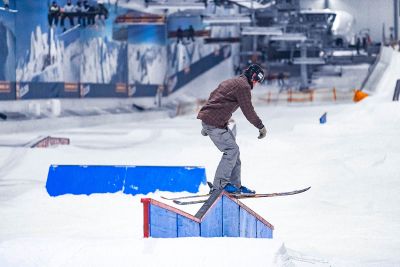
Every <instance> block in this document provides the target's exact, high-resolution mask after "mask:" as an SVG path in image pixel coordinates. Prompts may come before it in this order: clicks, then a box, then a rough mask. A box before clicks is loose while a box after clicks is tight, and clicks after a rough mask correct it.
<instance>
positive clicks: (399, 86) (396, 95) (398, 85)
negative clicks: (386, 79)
mask: <svg viewBox="0 0 400 267" xmlns="http://www.w3.org/2000/svg"><path fill="white" fill-rule="evenodd" d="M399 95H400V80H397V83H396V88H395V89H394V94H393V101H399Z"/></svg>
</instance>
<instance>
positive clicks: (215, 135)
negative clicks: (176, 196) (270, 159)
mask: <svg viewBox="0 0 400 267" xmlns="http://www.w3.org/2000/svg"><path fill="white" fill-rule="evenodd" d="M263 80H264V71H263V70H262V68H261V67H260V66H259V65H257V64H251V65H250V66H249V67H248V68H247V69H246V70H245V71H244V72H243V74H241V75H240V76H237V77H234V78H231V79H229V80H226V81H223V82H222V83H220V84H219V85H218V87H217V89H215V90H214V91H213V92H212V93H211V94H210V97H209V99H208V101H207V103H206V104H205V105H204V106H203V107H202V108H201V110H200V112H199V114H198V116H197V118H198V119H200V120H201V121H202V127H203V128H202V130H201V134H202V135H204V136H207V135H208V136H209V137H210V139H211V140H212V141H213V143H214V144H215V146H216V147H217V148H218V149H219V150H220V151H221V152H223V155H222V158H221V161H220V162H219V165H218V168H217V170H216V172H215V177H214V182H213V187H212V189H211V192H212V191H214V190H221V189H224V190H225V191H227V192H228V193H246V194H255V191H253V190H250V189H249V188H247V187H245V186H242V184H241V177H240V173H241V161H240V152H239V146H238V145H237V143H236V137H235V135H234V133H233V132H232V131H231V130H230V129H229V128H228V122H229V119H230V118H231V116H232V113H233V112H235V111H236V110H237V109H238V108H239V107H240V109H241V110H242V112H243V114H244V115H245V117H246V119H247V120H248V121H249V122H250V123H251V124H253V125H254V126H255V127H257V128H258V130H259V136H258V139H261V138H264V137H265V136H266V134H267V130H266V128H265V126H264V124H263V123H262V121H261V119H260V118H259V117H258V116H257V113H256V112H255V111H254V108H253V105H252V103H251V90H252V89H253V87H254V86H255V85H256V84H257V83H262V82H263Z"/></svg>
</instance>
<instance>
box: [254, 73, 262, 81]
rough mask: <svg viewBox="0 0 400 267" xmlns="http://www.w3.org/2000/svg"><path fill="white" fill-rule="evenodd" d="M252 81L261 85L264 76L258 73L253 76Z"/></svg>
mask: <svg viewBox="0 0 400 267" xmlns="http://www.w3.org/2000/svg"><path fill="white" fill-rule="evenodd" d="M254 80H255V81H256V82H259V83H262V82H263V81H264V74H262V73H261V72H259V73H258V74H256V75H254Z"/></svg>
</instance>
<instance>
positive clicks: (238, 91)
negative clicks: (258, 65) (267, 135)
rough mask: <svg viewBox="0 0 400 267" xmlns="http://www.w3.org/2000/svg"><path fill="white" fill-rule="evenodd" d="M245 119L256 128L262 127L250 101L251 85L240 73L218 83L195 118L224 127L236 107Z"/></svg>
mask: <svg viewBox="0 0 400 267" xmlns="http://www.w3.org/2000/svg"><path fill="white" fill-rule="evenodd" d="M239 107H240V109H241V110H242V112H243V114H244V116H245V117H246V119H247V120H248V121H249V122H250V123H251V124H253V125H254V126H255V127H257V128H258V129H261V128H263V127H264V125H263V123H262V121H261V120H260V118H259V117H258V116H257V113H256V112H255V111H254V107H253V105H252V103H251V85H250V83H249V82H248V80H247V78H246V76H244V75H240V76H238V77H234V78H232V79H229V80H226V81H223V82H222V83H220V84H219V85H218V87H217V89H215V90H214V91H213V92H212V93H211V94H210V97H209V99H208V101H207V103H206V104H205V105H204V106H203V107H202V108H201V110H200V112H199V114H198V116H197V118H198V119H200V120H202V121H203V122H204V123H206V124H208V125H211V126H214V127H218V128H225V127H227V125H228V121H229V119H230V118H231V117H232V113H233V112H235V111H236V110H237V109H238V108H239Z"/></svg>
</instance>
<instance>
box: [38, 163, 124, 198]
mask: <svg viewBox="0 0 400 267" xmlns="http://www.w3.org/2000/svg"><path fill="white" fill-rule="evenodd" d="M125 173H126V168H125V167H114V166H79V165H51V166H50V168H49V173H48V176H47V182H46V189H47V192H48V193H49V195H50V196H59V195H64V194H74V195H82V194H86V195H90V194H93V193H115V192H118V191H121V190H122V187H123V183H124V179H125Z"/></svg>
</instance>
